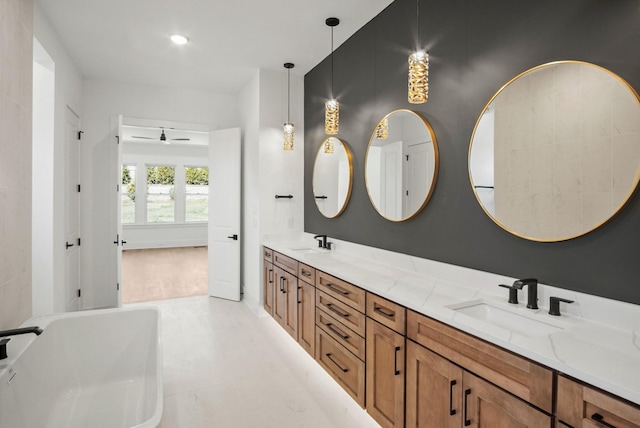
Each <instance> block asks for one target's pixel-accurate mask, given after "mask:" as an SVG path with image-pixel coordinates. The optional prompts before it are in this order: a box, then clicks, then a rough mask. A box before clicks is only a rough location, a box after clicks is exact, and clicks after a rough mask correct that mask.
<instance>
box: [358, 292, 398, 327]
mask: <svg viewBox="0 0 640 428" xmlns="http://www.w3.org/2000/svg"><path fill="white" fill-rule="evenodd" d="M366 313H367V316H368V317H369V318H372V319H374V320H376V321H378V322H379V323H380V324H382V325H385V326H387V327H389V328H390V329H392V330H395V331H396V332H398V333H400V334H402V335H404V333H405V324H406V323H405V322H406V318H407V316H406V314H407V310H406V308H405V307H404V306H402V305H398V304H397V303H393V302H391V301H389V300H387V299H383V298H382V297H380V296H377V295H375V294H373V293H367V312H366Z"/></svg>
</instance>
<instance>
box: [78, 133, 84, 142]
mask: <svg viewBox="0 0 640 428" xmlns="http://www.w3.org/2000/svg"><path fill="white" fill-rule="evenodd" d="M82 134H84V131H78V140H82Z"/></svg>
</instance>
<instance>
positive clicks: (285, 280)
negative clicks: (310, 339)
mask: <svg viewBox="0 0 640 428" xmlns="http://www.w3.org/2000/svg"><path fill="white" fill-rule="evenodd" d="M273 270H274V273H275V290H274V298H273V318H275V320H276V321H278V323H279V324H280V325H281V326H282V327H283V328H284V329H285V331H286V332H287V333H289V334H290V335H291V337H293V338H294V339H295V340H296V341H297V340H298V278H296V277H295V276H293V275H292V274H290V273H289V272H287V271H285V270H283V269H281V268H279V267H274V269H273Z"/></svg>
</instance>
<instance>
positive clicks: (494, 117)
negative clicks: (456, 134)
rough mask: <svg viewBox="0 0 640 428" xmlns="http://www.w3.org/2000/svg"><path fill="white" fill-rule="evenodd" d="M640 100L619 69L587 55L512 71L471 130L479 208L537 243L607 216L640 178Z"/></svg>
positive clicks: (577, 232)
mask: <svg viewBox="0 0 640 428" xmlns="http://www.w3.org/2000/svg"><path fill="white" fill-rule="evenodd" d="M639 102H640V100H639V99H638V95H637V94H636V92H635V91H634V90H633V89H632V88H631V86H629V84H628V83H627V82H625V81H624V80H623V79H621V78H620V77H619V76H617V75H615V74H614V73H612V72H611V71H609V70H607V69H604V68H602V67H599V66H597V65H594V64H589V63H585V62H579V61H560V62H554V63H549V64H543V65H540V66H538V67H535V68H532V69H530V70H527V71H525V72H524V73H522V74H520V75H518V76H516V77H514V78H513V79H512V80H511V81H509V82H508V83H507V84H506V85H505V86H503V87H502V88H501V89H500V90H499V91H498V92H497V93H496V94H495V95H494V96H493V97H492V98H491V100H489V103H488V104H487V106H486V107H485V109H484V110H483V111H482V113H481V114H480V117H479V118H478V121H477V122H476V126H475V129H474V131H473V135H472V137H471V144H470V147H469V176H470V178H471V185H472V187H473V191H474V193H475V195H476V198H477V199H478V202H479V203H480V205H481V206H482V209H483V210H484V211H485V212H486V213H487V215H488V216H489V217H491V219H492V220H493V221H494V222H495V223H496V224H497V225H499V226H500V227H502V228H503V229H505V230H506V231H508V232H510V233H512V234H514V235H516V236H520V237H521V238H525V239H529V240H532V241H540V242H555V241H564V240H567V239H572V238H575V237H578V236H581V235H584V234H586V233H589V232H590V231H592V230H595V229H596V228H598V227H599V226H601V225H603V224H604V223H606V222H607V221H608V220H609V219H611V218H612V217H613V216H614V215H615V214H616V213H617V212H618V211H620V210H621V209H622V207H623V206H624V205H625V204H626V202H627V201H628V200H629V198H630V197H631V195H632V193H633V192H634V189H635V188H636V186H637V184H638V180H639V178H640V103H639Z"/></svg>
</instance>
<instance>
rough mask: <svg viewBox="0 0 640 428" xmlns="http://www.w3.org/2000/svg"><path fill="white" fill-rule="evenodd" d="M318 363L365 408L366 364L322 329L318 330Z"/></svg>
mask: <svg viewBox="0 0 640 428" xmlns="http://www.w3.org/2000/svg"><path fill="white" fill-rule="evenodd" d="M316 361H318V363H319V364H320V365H321V366H322V367H323V368H324V369H325V370H326V371H327V372H328V373H329V374H330V375H331V376H332V377H333V378H334V379H335V380H336V381H337V382H338V383H339V384H340V385H341V386H342V387H343V388H344V389H345V391H347V392H348V393H349V395H351V397H353V399H354V400H356V402H357V403H358V404H359V405H360V406H361V407H364V399H365V390H364V377H365V371H364V362H363V361H361V360H359V359H358V358H357V357H356V356H355V355H353V354H352V353H351V352H349V351H347V350H346V349H345V348H344V347H342V346H341V345H340V344H339V343H338V342H336V341H335V340H333V339H332V338H331V337H330V336H329V335H328V334H327V333H325V331H324V330H322V329H321V328H317V329H316Z"/></svg>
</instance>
